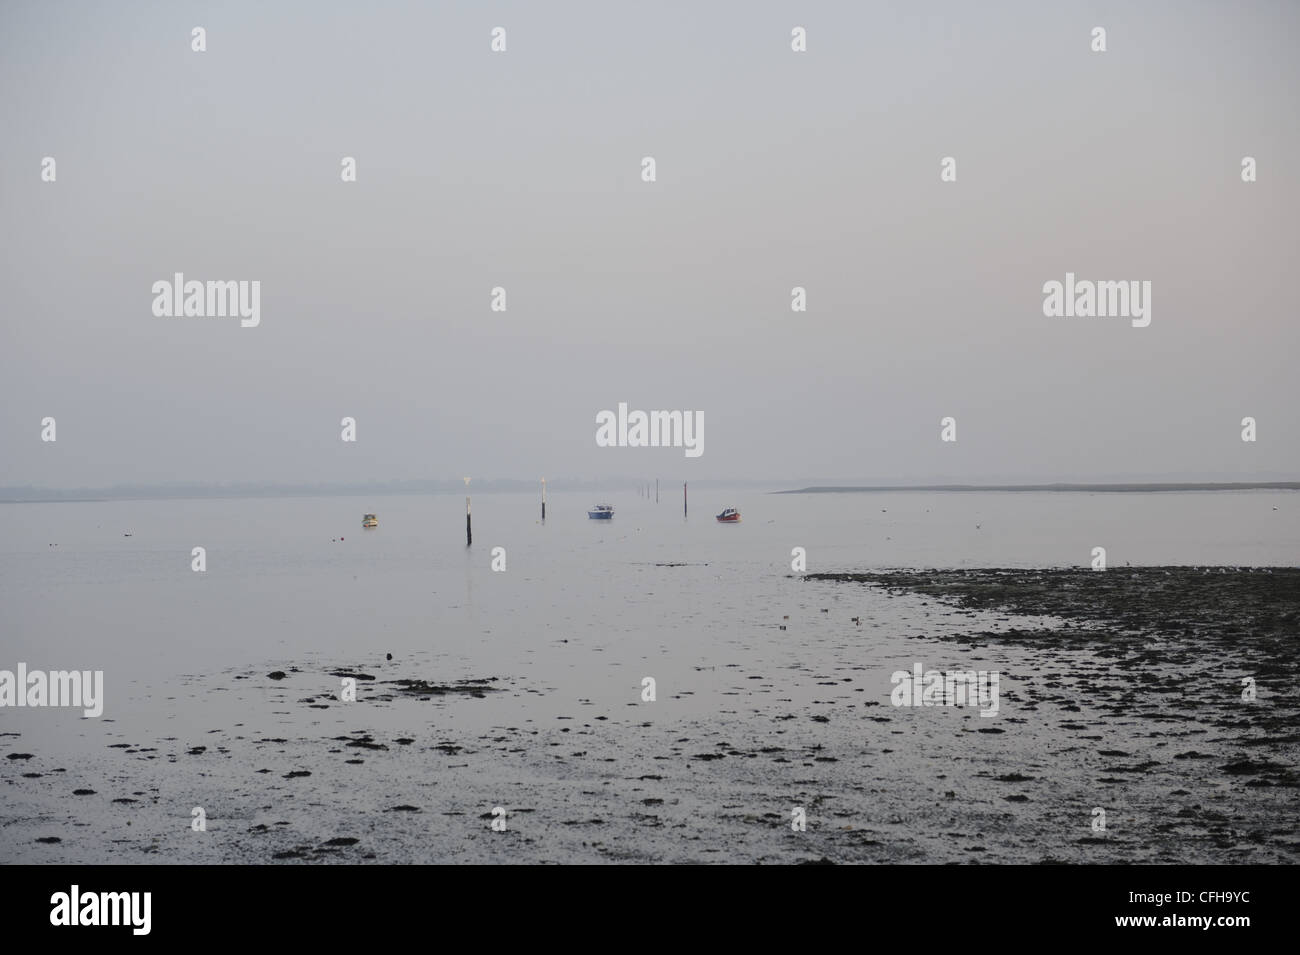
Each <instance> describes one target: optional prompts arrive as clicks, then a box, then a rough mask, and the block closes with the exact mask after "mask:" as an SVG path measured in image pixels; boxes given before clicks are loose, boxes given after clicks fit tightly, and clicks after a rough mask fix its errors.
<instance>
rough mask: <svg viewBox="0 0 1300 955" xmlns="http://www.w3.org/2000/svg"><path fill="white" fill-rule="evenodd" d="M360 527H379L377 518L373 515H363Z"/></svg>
mask: <svg viewBox="0 0 1300 955" xmlns="http://www.w3.org/2000/svg"><path fill="white" fill-rule="evenodd" d="M361 526H362V527H378V526H379V518H377V517H375V515H373V514H367V515H365V516H364V517H363V518H361Z"/></svg>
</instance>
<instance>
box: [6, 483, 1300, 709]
mask: <svg viewBox="0 0 1300 955" xmlns="http://www.w3.org/2000/svg"><path fill="white" fill-rule="evenodd" d="M608 500H609V502H610V503H613V504H614V505H615V506H616V508H617V513H616V516H615V518H614V520H613V521H612V522H610V523H608V524H606V523H604V522H597V521H591V520H588V519H587V517H586V508H587V507H588V506H589V505H590V504H592V503H593V501H591V500H589V499H588V498H587V497H586V496H582V497H579V496H577V495H573V494H552V495H550V500H549V503H548V520H547V522H546V524H545V525H542V524H541V523H540V522H539V521H538V516H539V515H538V511H539V508H538V501H537V498H536V497H534V496H533V495H523V494H518V495H516V494H495V495H487V494H484V495H479V496H478V497H477V499H476V500H475V507H474V530H475V535H474V546H473V547H472V548H466V547H465V544H464V500H463V499H462V498H461V497H459V496H454V495H445V496H429V497H417V496H403V495H395V496H391V497H373V498H371V497H320V498H298V499H275V500H263V499H238V500H193V501H115V502H88V503H66V504H64V503H56V504H4V505H0V607H2V608H3V639H2V641H0V650H3V657H2V658H0V659H2V661H3V662H0V665H2V666H4V667H6V668H12V667H13V665H14V664H16V662H17V661H19V660H22V661H24V662H26V663H27V664H28V665H29V666H30V667H32V668H46V669H62V668H76V669H102V670H104V671H105V679H106V680H107V681H108V683H109V686H110V690H111V693H110V696H109V712H107V713H106V714H105V715H107V716H114V715H117V716H121V715H123V711H124V710H135V709H137V708H140V707H144V708H146V709H147V708H148V707H149V706H150V705H152V704H151V703H150V701H149V700H146V699H142V698H139V696H140V695H139V694H134V693H125V692H124V686H125V685H126V684H128V683H129V682H131V681H142V682H145V683H156V682H158V681H160V680H166V679H168V678H171V677H177V676H180V675H183V674H195V673H203V672H211V671H215V670H223V669H227V668H230V667H239V666H247V667H253V668H258V667H262V666H263V665H265V666H267V667H270V666H271V665H272V664H276V665H280V664H283V663H286V662H288V663H292V662H294V661H296V660H298V659H301V658H303V657H304V656H305V655H316V656H317V657H320V658H324V659H329V660H337V661H354V662H356V663H366V662H371V661H375V660H379V659H382V658H383V657H384V655H385V654H386V653H393V654H394V656H395V657H399V658H400V657H407V658H409V657H410V656H411V655H412V654H414V653H418V652H422V651H423V652H433V653H435V654H437V656H438V657H440V658H441V659H443V660H446V661H454V668H455V669H459V670H461V671H463V674H457V673H449V674H447V675H448V676H449V677H455V676H459V675H467V676H478V675H484V674H485V673H489V672H502V673H509V674H511V675H519V674H521V673H528V674H529V675H530V676H532V677H533V678H540V679H544V680H550V681H558V682H559V683H561V684H565V685H566V688H567V689H569V690H571V691H572V692H574V693H577V694H578V696H580V697H583V698H599V697H600V696H601V695H602V693H613V694H619V693H623V692H624V691H625V687H624V685H623V684H624V682H625V679H626V680H627V681H632V682H633V683H635V682H636V680H635V679H634V674H632V673H631V671H630V670H629V671H628V673H627V674H621V673H620V672H619V671H620V670H621V669H623V668H626V667H632V666H633V665H635V666H638V667H639V666H641V665H642V661H644V660H646V659H647V658H654V659H655V661H656V663H657V664H658V665H659V666H660V667H662V668H666V669H665V671H664V672H669V673H671V674H672V675H673V676H674V677H675V678H678V679H679V680H681V681H683V682H684V683H685V684H690V685H693V684H698V683H699V682H700V678H699V677H698V676H697V675H698V674H699V673H701V672H707V671H700V670H697V669H696V667H698V666H711V665H714V664H715V663H716V656H717V653H718V651H719V650H720V649H721V648H724V647H726V646H727V645H728V643H735V642H737V641H739V640H741V639H748V638H749V634H750V631H751V630H752V629H753V627H754V626H755V625H760V624H770V623H771V622H772V621H774V620H776V619H778V618H779V617H781V616H783V615H785V614H787V613H789V609H790V607H791V606H792V605H794V604H795V603H796V602H797V601H798V600H801V599H802V598H801V596H800V593H801V591H800V586H801V585H800V583H799V582H798V581H796V580H794V579H792V578H791V577H790V574H791V567H790V561H791V549H792V548H794V547H796V546H799V547H804V548H805V549H806V550H807V553H808V569H809V570H810V571H821V570H853V569H862V568H877V567H898V566H926V567H931V566H933V567H952V566H1043V565H1086V564H1087V563H1088V562H1089V561H1090V559H1091V556H1090V555H1091V549H1092V548H1093V547H1094V546H1098V545H1100V546H1104V547H1106V549H1107V556H1108V561H1109V564H1110V566H1111V567H1112V568H1113V567H1117V566H1122V565H1123V564H1124V563H1125V562H1131V563H1133V564H1221V565H1257V566H1260V565H1281V564H1285V565H1291V564H1294V563H1295V562H1296V560H1297V556H1298V555H1300V497H1298V496H1296V495H1295V494H1294V493H1290V492H1267V491H1249V492H1186V493H1135V494H1127V493H1097V494H1085V493H947V494H944V493H903V492H897V493H887V494H885V493H882V494H834V495H829V494H824V495H777V494H763V493H755V492H752V491H748V492H718V491H698V492H696V493H695V495H694V497H693V500H692V506H693V510H692V512H691V514H690V517H689V520H685V519H683V516H682V509H681V499H680V496H676V497H674V496H672V495H670V494H667V493H665V494H663V496H662V498H661V503H659V504H657V505H656V504H655V503H654V502H653V501H646V500H645V499H643V498H641V497H639V496H637V495H636V494H635V493H627V494H621V495H619V494H614V495H609V496H608ZM728 505H734V506H737V507H739V508H740V510H741V512H742V514H743V517H744V519H743V522H742V523H741V524H739V525H731V526H729V525H720V524H718V523H716V522H715V521H714V520H713V514H715V513H716V512H717V511H720V510H721V509H722V508H723V507H725V506H728ZM1275 508H1276V509H1275ZM364 511H374V512H376V513H378V515H379V519H380V526H379V527H378V528H376V529H371V530H365V531H363V530H362V528H361V526H360V519H361V515H362V513H363V512H364ZM125 534H130V535H131V536H130V537H125V536H124V535H125ZM51 545H57V546H51ZM195 546H203V547H205V548H206V549H207V571H206V572H205V573H195V572H193V571H192V570H191V569H190V563H191V557H190V553H191V549H192V548H193V547H195ZM498 546H499V547H503V548H505V551H506V567H507V569H506V571H505V572H504V573H498V572H493V571H492V569H491V566H490V565H491V552H492V549H493V548H494V547H498ZM664 563H685V564H688V565H690V566H686V567H658V566H655V565H656V564H664ZM705 565H707V566H705ZM876 623H877V624H878V625H879V624H883V625H885V626H886V627H887V626H888V623H889V621H888V620H884V621H876ZM565 641H567V643H566V642H565ZM576 648H583V652H582V653H577V652H575V651H576ZM448 665H450V663H449V664H448ZM154 702H156V701H154ZM47 715H48V714H47ZM23 716H28V717H30V716H31V714H30V713H25V712H23V711H11V712H10V713H7V714H6V717H5V718H6V720H7V721H9V722H14V721H15V718H18V719H21V717H23ZM23 722H25V723H27V724H34V725H28V726H24V727H23V729H24V730H25V731H26V730H31V729H34V728H35V726H39V725H49V723H50V722H51V721H50V720H45V719H38V720H34V721H33V720H30V719H28V720H25V721H23Z"/></svg>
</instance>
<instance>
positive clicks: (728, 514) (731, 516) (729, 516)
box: [718, 507, 740, 524]
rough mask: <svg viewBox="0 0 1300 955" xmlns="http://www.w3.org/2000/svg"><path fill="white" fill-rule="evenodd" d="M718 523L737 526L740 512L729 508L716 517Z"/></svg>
mask: <svg viewBox="0 0 1300 955" xmlns="http://www.w3.org/2000/svg"><path fill="white" fill-rule="evenodd" d="M718 523H719V524H739V523H740V511H738V510H736V509H735V508H734V507H729V508H727V509H726V510H725V511H723V512H722V513H721V514H719V515H718Z"/></svg>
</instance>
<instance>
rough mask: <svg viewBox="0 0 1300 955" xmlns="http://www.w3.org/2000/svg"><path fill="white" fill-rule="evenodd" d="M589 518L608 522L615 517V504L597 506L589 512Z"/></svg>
mask: <svg viewBox="0 0 1300 955" xmlns="http://www.w3.org/2000/svg"><path fill="white" fill-rule="evenodd" d="M587 516H588V517H590V518H591V519H592V520H593V521H607V520H610V519H611V518H612V517H613V516H614V505H613V504H597V505H596V506H595V507H593V508H592V509H591V510H589V511H588V512H587Z"/></svg>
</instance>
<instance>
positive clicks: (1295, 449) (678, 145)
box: [0, 0, 1300, 487]
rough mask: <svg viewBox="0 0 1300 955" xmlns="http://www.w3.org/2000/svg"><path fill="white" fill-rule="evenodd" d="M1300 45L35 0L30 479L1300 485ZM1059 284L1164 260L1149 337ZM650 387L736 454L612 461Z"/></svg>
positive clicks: (1157, 17) (25, 102) (936, 13)
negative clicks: (502, 301)
mask: <svg viewBox="0 0 1300 955" xmlns="http://www.w3.org/2000/svg"><path fill="white" fill-rule="evenodd" d="M196 26H202V27H204V28H205V29H206V31H207V51H206V52H203V53H196V52H193V51H192V50H191V29H192V28H193V27H196ZM495 26H502V27H504V28H505V29H506V31H507V51H506V52H505V53H493V52H492V51H491V49H490V42H491V36H490V32H491V30H492V28H493V27H495ZM795 26H803V27H805V28H806V29H807V35H808V49H807V52H805V53H795V52H793V51H792V50H791V46H790V44H791V29H792V28H793V27H795ZM1095 26H1103V27H1105V28H1106V30H1107V46H1108V50H1107V52H1105V53H1094V52H1092V51H1091V49H1090V44H1091V30H1092V28H1093V27H1095ZM1297 35H1300V5H1297V4H1295V3H1285V2H1278V3H1265V2H1245V3H1228V2H1223V3H1199V2H1171V3H1146V2H1144V3H1141V4H1134V3H1130V2H1116V3H1075V4H1056V3H1051V4H1047V3H1042V2H1039V0H1030V2H1024V3H991V4H972V3H965V2H962V3H951V4H943V3H931V4H922V3H910V2H898V3H883V4H882V3H853V2H844V3H806V2H805V3H794V2H790V3H755V2H692V3H680V4H678V3H668V2H654V3H625V2H590V3H574V2H540V0H532V2H525V3H517V4H516V3H473V4H471V3H450V2H444V3H434V2H427V3H412V4H404V3H390V2H374V3H338V4H330V3H324V2H311V3H284V2H277V3H254V2H231V3H222V4H219V5H218V4H194V5H189V4H184V3H176V2H158V3H131V2H124V3H111V4H110V3H99V4H90V3H86V4H81V3H61V2H48V3H46V2H32V3H16V2H13V0H4V2H3V3H2V4H0V289H2V291H3V297H2V298H0V399H2V400H0V486H5V485H20V484H40V485H48V486H53V487H77V486H100V485H109V484H114V483H119V482H122V483H125V482H134V483H154V482H169V481H214V482H217V481H223V482H224V481H356V480H369V479H380V480H388V479H405V478H417V477H437V478H444V477H449V476H455V475H461V474H470V475H480V476H484V477H532V476H540V475H555V476H559V475H573V476H579V477H584V478H600V477H604V476H611V475H620V474H637V475H645V476H647V477H651V478H653V477H656V476H657V477H662V478H664V479H666V480H681V479H690V478H699V479H706V478H731V477H747V478H748V477H753V478H767V477H770V478H772V479H774V480H785V479H795V478H798V477H802V476H836V477H842V478H849V479H861V480H891V479H906V478H912V479H918V480H929V479H951V480H956V481H978V480H982V479H991V478H997V479H1025V480H1034V479H1064V480H1086V479H1089V478H1106V477H1118V476H1143V475H1151V476H1157V475H1158V476H1163V477H1170V476H1179V477H1184V478H1187V479H1196V478H1203V477H1214V476H1220V477H1225V478H1231V477H1239V478H1248V477H1254V476H1258V475H1263V474H1272V475H1284V476H1289V477H1294V475H1295V474H1297V473H1300V425H1298V424H1297V407H1300V401H1298V400H1297V399H1300V384H1298V383H1300V372H1298V371H1297V368H1296V362H1297V356H1298V355H1300V348H1298V347H1297V346H1298V345H1300V332H1298V331H1297V322H1298V320H1300V316H1298V315H1297V308H1296V294H1295V291H1294V277H1295V275H1296V273H1297V266H1296V260H1297V251H1298V249H1300V242H1298V241H1297V233H1298V232H1300V201H1298V200H1300V190H1298V189H1297V185H1296V171H1297V163H1300V123H1297V99H1298V97H1297V93H1298V92H1300V58H1297V57H1296V56H1295V55H1294V49H1293V44H1294V40H1295V37H1296V36H1297ZM46 156H51V157H54V158H55V160H56V162H57V180H56V181H55V182H53V183H50V182H43V181H42V180H41V163H42V159H43V157H46ZM344 156H353V157H355V158H356V161H357V172H358V180H357V181H356V182H354V183H344V182H342V181H341V179H340V161H341V159H342V157H344ZM644 156H653V157H654V158H655V160H656V164H657V181H656V182H653V183H646V182H643V181H642V179H641V159H642V157H644ZM945 156H952V157H955V159H956V161H957V181H956V182H941V181H940V175H939V174H940V160H941V158H942V157H945ZM1244 156H1253V157H1255V159H1256V160H1257V163H1258V181H1257V182H1254V183H1249V184H1247V183H1243V182H1242V181H1241V174H1240V170H1241V160H1242V157H1244ZM178 271H179V272H183V273H184V274H185V276H186V278H187V279H198V280H200V281H207V280H258V281H260V283H261V324H260V325H259V326H258V327H256V328H242V327H240V324H239V321H238V319H229V318H227V319H207V318H159V317H155V316H154V314H153V312H152V308H151V306H152V303H153V298H154V296H153V293H152V291H151V287H152V285H153V283H154V282H155V281H158V280H161V279H166V280H170V278H171V276H172V274H173V273H174V272H178ZM1067 271H1072V272H1074V273H1076V275H1077V276H1078V277H1079V278H1080V279H1093V280H1146V281H1150V282H1151V283H1152V302H1151V305H1152V312H1151V324H1150V325H1149V327H1146V328H1135V327H1132V325H1131V324H1130V322H1129V321H1128V320H1127V319H1115V318H1110V319H1102V318H1073V319H1065V318H1047V317H1045V316H1044V315H1043V298H1044V296H1043V292H1042V287H1043V284H1044V283H1045V282H1048V281H1051V280H1058V281H1063V280H1064V278H1065V273H1066V272H1067ZM494 286H502V287H504V288H505V289H506V290H507V296H508V299H507V302H508V310H507V311H506V312H504V313H496V312H493V311H491V310H490V308H489V303H490V292H491V289H492V288H493V287H494ZM794 286H803V287H805V288H806V289H807V294H808V311H807V312H805V313H794V312H792V311H791V309H790V294H791V288H792V287H794ZM620 401H624V402H627V403H628V404H629V405H630V407H631V408H634V409H645V410H660V409H662V410H671V409H678V410H694V411H701V412H703V414H704V419H705V434H704V454H703V455H702V456H701V457H698V458H687V457H685V455H684V454H683V452H682V450H681V449H679V448H674V449H648V448H644V449H643V448H598V447H597V446H596V442H595V433H596V421H595V418H596V414H597V412H599V411H601V410H604V409H614V408H616V407H617V405H618V403H619V402H620ZM946 415H952V416H954V417H955V418H956V420H957V436H958V440H957V442H956V443H950V444H946V443H942V442H941V441H940V440H939V437H940V427H939V422H940V419H941V418H942V417H944V416H946ZM1247 415H1249V416H1253V417H1255V418H1256V419H1257V421H1258V441H1257V442H1256V443H1254V444H1248V443H1245V442H1243V441H1241V439H1240V432H1241V424H1240V422H1241V419H1242V418H1243V417H1245V416H1247ZM46 416H52V417H54V418H56V420H57V438H58V440H57V441H56V442H54V443H46V442H42V441H41V440H40V435H41V420H42V418H44V417H46ZM344 416H352V417H354V418H355V419H356V420H357V438H358V440H357V441H356V443H354V444H349V443H344V442H343V441H341V440H340V431H341V428H340V419H341V418H343V417H344Z"/></svg>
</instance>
